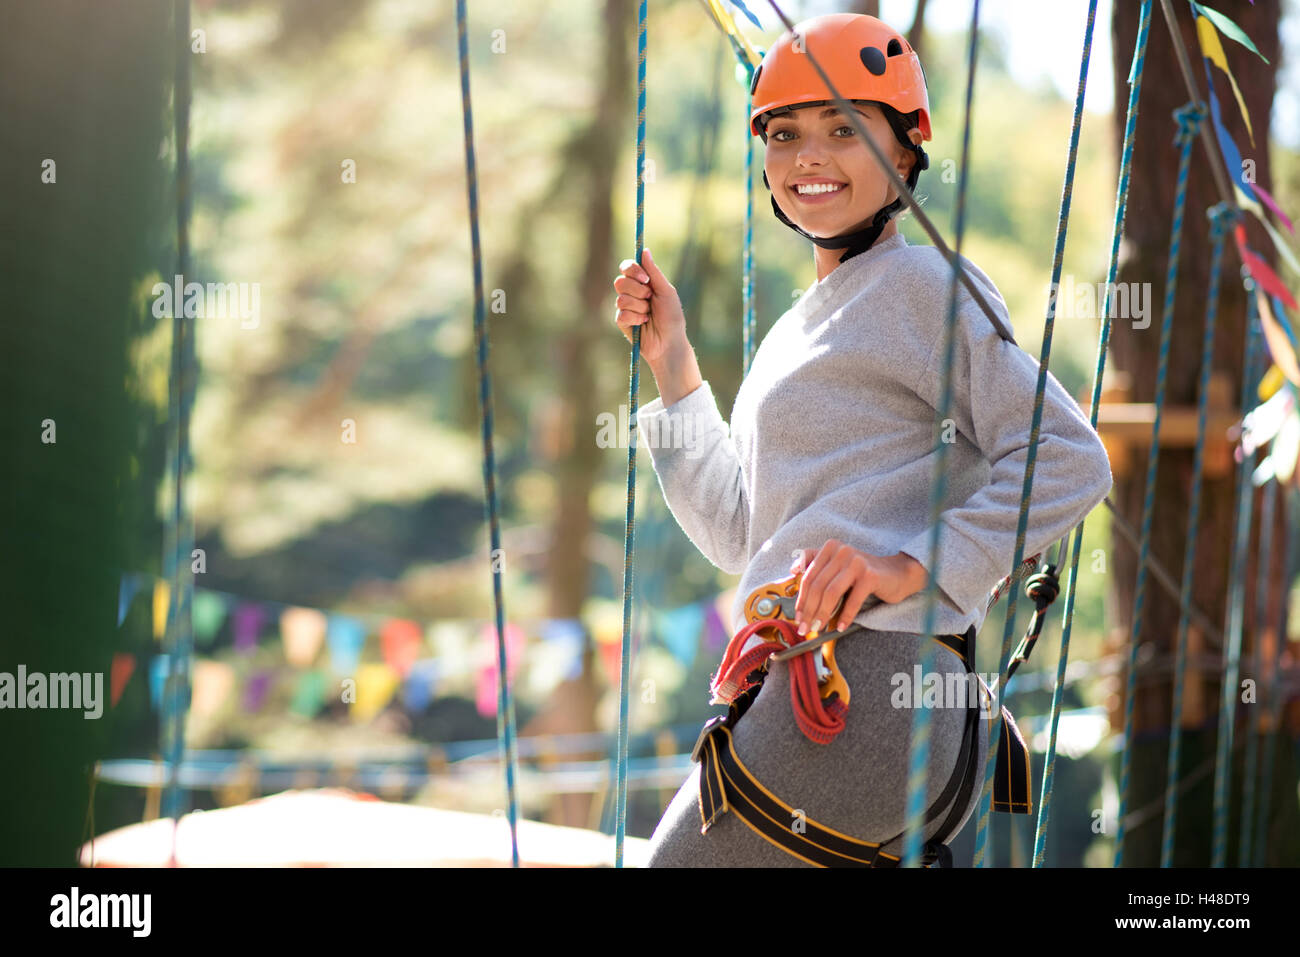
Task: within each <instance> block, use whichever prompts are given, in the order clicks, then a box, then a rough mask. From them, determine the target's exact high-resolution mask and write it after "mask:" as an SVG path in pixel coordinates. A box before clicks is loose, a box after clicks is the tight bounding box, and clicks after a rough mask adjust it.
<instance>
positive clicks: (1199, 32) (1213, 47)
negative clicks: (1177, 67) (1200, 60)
mask: <svg viewBox="0 0 1300 957" xmlns="http://www.w3.org/2000/svg"><path fill="white" fill-rule="evenodd" d="M1196 39H1197V42H1198V43H1200V45H1201V55H1202V56H1204V57H1205V59H1207V60H1209V61H1210V62H1211V63H1213V64H1214V65H1215V66H1217V67H1218V68H1219V69H1220V70H1222V71H1223V72H1224V73H1225V74H1227V77H1228V82H1229V83H1231V84H1232V95H1233V96H1234V97H1236V98H1237V106H1238V108H1239V109H1240V110H1241V118H1242V119H1243V120H1245V121H1246V132H1247V133H1249V134H1250V144H1251V145H1252V146H1254V145H1255V130H1254V128H1253V127H1252V126H1251V123H1250V111H1249V110H1247V109H1246V99H1245V97H1243V96H1242V95H1241V87H1239V86H1237V78H1236V77H1235V76H1233V75H1232V70H1231V69H1230V68H1229V67H1228V58H1227V56H1226V55H1225V54H1224V52H1223V44H1222V43H1220V42H1219V34H1218V33H1216V32H1215V30H1214V26H1213V25H1212V24H1211V23H1210V21H1209V20H1207V19H1206V18H1205V17H1197V18H1196ZM1207 73H1208V71H1207Z"/></svg>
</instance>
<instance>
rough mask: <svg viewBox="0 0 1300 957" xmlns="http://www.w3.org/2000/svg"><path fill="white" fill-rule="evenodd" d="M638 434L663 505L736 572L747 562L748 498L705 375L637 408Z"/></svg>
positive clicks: (714, 558)
mask: <svg viewBox="0 0 1300 957" xmlns="http://www.w3.org/2000/svg"><path fill="white" fill-rule="evenodd" d="M637 433H638V434H637V440H638V442H639V443H641V444H644V445H645V447H646V449H647V450H648V451H649V453H650V461H651V463H652V464H653V466H654V470H655V474H656V475H658V477H659V487H660V488H661V489H662V490H663V494H664V500H665V501H666V502H667V503H668V509H669V511H671V512H672V513H673V517H674V518H675V519H677V523H678V524H679V525H680V526H681V527H682V531H684V532H685V533H686V536H687V537H688V538H689V539H690V540H691V541H692V542H693V543H694V545H695V547H696V548H698V549H699V550H700V552H701V553H702V554H703V555H704V557H705V558H707V559H708V560H709V561H710V562H712V563H713V564H714V565H715V566H717V567H718V568H720V569H722V570H723V571H724V572H727V573H729V574H733V575H738V574H740V573H741V572H743V571H744V570H745V567H746V566H747V565H748V564H749V502H748V500H747V498H746V495H745V482H744V475H743V472H742V470H741V466H740V456H739V455H738V454H737V452H736V447H735V444H734V443H733V441H732V438H731V430H730V428H729V427H728V425H727V423H726V422H725V421H724V420H723V418H722V415H721V414H720V413H719V412H718V404H717V401H716V400H715V399H714V397H713V390H712V389H711V388H709V383H708V382H707V381H705V382H703V383H702V384H701V385H700V386H699V387H698V388H697V389H696V390H695V391H694V392H692V393H690V394H689V395H686V396H683V397H682V398H681V399H679V400H677V401H676V402H674V403H673V404H672V405H671V406H668V407H665V406H664V404H663V399H661V398H656V399H654V400H653V401H651V402H648V403H647V404H646V405H644V406H643V407H641V408H640V409H638V410H637Z"/></svg>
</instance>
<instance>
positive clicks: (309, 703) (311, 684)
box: [289, 670, 329, 718]
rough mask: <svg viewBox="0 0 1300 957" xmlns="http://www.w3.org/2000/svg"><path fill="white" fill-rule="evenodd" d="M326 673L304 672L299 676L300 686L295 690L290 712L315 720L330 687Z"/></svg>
mask: <svg viewBox="0 0 1300 957" xmlns="http://www.w3.org/2000/svg"><path fill="white" fill-rule="evenodd" d="M328 683H329V682H328V678H327V677H326V675H325V672H323V671H320V670H312V671H304V672H303V673H302V674H300V675H299V676H298V684H297V685H296V686H295V687H294V689H293V699H292V700H291V701H290V702H289V710H290V711H291V712H293V713H294V714H296V715H301V716H302V717H304V718H314V717H316V715H317V714H318V713H319V712H320V709H321V705H322V704H324V702H325V690H326V688H327V686H328Z"/></svg>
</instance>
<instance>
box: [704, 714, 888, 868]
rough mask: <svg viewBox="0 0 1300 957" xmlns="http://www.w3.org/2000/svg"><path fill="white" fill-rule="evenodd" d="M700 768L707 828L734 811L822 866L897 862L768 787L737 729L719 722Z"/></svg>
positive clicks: (777, 841)
mask: <svg viewBox="0 0 1300 957" xmlns="http://www.w3.org/2000/svg"><path fill="white" fill-rule="evenodd" d="M702 756H703V759H704V760H703V764H702V766H701V768H700V818H701V819H702V820H703V822H704V826H703V827H702V828H701V829H700V831H701V833H704V832H707V831H708V829H709V827H710V826H711V825H712V824H713V822H714V821H715V820H716V819H717V817H718V815H720V814H722V813H723V812H725V811H732V812H734V813H735V815H736V816H737V817H739V818H740V819H741V820H742V821H744V822H745V823H746V824H747V825H749V827H750V829H752V830H753V831H754V832H755V833H757V834H758V835H759V836H761V837H763V838H765V839H766V840H768V841H770V842H771V843H772V844H775V845H776V846H777V847H779V848H781V849H782V850H784V851H786V852H787V853H790V854H793V855H794V856H795V857H797V858H799V859H800V860H802V861H805V862H807V863H809V864H815V865H818V866H820V867H896V866H897V865H898V858H897V857H895V856H893V855H891V854H884V853H882V852H881V850H880V845H879V844H875V843H872V842H870V841H859V840H858V839H856V838H852V837H849V836H848V835H847V834H841V833H840V832H839V831H836V830H833V829H831V828H828V827H824V826H823V825H821V824H818V823H817V822H816V821H813V820H811V819H809V818H807V817H805V816H804V815H803V814H801V813H799V812H797V811H795V809H794V808H792V807H790V805H788V804H786V803H785V802H784V801H782V800H781V799H780V798H778V797H776V795H774V794H772V793H771V792H770V791H768V790H767V788H765V787H763V785H761V784H760V783H759V782H758V781H757V780H756V779H755V778H754V776H753V775H752V774H750V773H749V770H748V769H747V768H746V767H745V765H744V764H742V763H741V760H740V758H739V757H738V756H737V755H736V750H735V748H734V747H733V745H732V741H731V729H730V728H728V727H727V726H726V725H721V724H720V725H718V726H717V728H716V730H715V731H714V733H712V734H710V735H709V736H708V738H707V739H706V740H705V741H704V752H703V755H702ZM801 831H802V833H800V832H801Z"/></svg>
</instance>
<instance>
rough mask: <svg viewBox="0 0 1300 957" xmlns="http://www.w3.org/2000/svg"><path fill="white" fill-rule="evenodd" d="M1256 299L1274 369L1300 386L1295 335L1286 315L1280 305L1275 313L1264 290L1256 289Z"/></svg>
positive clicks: (1261, 326) (1299, 363) (1299, 369)
mask: <svg viewBox="0 0 1300 957" xmlns="http://www.w3.org/2000/svg"><path fill="white" fill-rule="evenodd" d="M1255 299H1256V301H1257V302H1258V303H1259V324H1260V328H1261V329H1263V331H1264V342H1265V344H1266V345H1267V346H1268V352H1269V355H1271V356H1272V357H1273V362H1274V363H1275V365H1274V368H1275V369H1278V370H1279V371H1280V372H1281V374H1282V375H1283V376H1285V377H1286V378H1287V380H1289V381H1290V382H1291V384H1292V385H1297V386H1300V359H1297V357H1296V346H1295V333H1294V332H1293V331H1292V330H1291V328H1290V324H1289V323H1288V322H1287V320H1286V313H1284V312H1282V310H1281V308H1280V306H1281V304H1280V303H1278V306H1279V308H1278V309H1277V310H1276V311H1274V309H1273V308H1272V305H1271V304H1270V301H1269V297H1268V296H1266V295H1265V294H1264V290H1263V289H1262V288H1259V287H1256V289H1255ZM1260 388H1261V390H1262V389H1263V388H1264V386H1263V385H1262V384H1261V386H1260Z"/></svg>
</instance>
